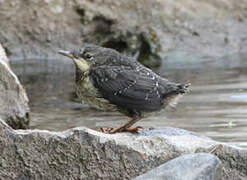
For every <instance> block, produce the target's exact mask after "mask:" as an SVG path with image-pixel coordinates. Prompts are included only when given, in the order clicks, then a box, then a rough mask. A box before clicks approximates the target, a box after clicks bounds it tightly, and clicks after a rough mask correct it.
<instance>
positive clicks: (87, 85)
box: [76, 76, 116, 111]
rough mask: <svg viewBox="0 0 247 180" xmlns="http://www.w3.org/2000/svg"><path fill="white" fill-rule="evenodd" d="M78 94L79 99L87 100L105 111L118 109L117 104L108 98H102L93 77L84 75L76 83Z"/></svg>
mask: <svg viewBox="0 0 247 180" xmlns="http://www.w3.org/2000/svg"><path fill="white" fill-rule="evenodd" d="M76 94H77V96H78V97H79V99H80V100H81V101H83V102H86V103H87V104H88V105H90V106H91V107H94V108H96V109H100V110H104V111H112V110H114V109H116V106H115V105H113V104H110V103H109V101H108V100H106V99H104V98H102V97H101V96H100V95H99V92H98V90H97V89H96V88H95V87H94V85H93V83H92V81H91V79H90V78H89V77H88V76H87V77H83V78H82V79H81V80H80V81H78V82H77V83H76Z"/></svg>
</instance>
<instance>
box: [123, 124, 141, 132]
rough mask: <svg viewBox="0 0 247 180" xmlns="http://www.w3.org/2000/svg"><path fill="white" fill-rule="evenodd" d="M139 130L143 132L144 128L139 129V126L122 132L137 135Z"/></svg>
mask: <svg viewBox="0 0 247 180" xmlns="http://www.w3.org/2000/svg"><path fill="white" fill-rule="evenodd" d="M140 129H142V130H143V129H144V128H143V127H141V126H137V127H134V128H126V129H124V130H123V132H130V133H138V131H139V130H140Z"/></svg>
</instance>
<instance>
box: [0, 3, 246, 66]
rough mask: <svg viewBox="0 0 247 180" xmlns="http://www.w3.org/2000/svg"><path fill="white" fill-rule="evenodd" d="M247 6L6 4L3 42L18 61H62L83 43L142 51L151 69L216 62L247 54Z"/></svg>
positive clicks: (1, 18) (1, 7)
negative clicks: (64, 52)
mask: <svg viewBox="0 0 247 180" xmlns="http://www.w3.org/2000/svg"><path fill="white" fill-rule="evenodd" d="M40 7H42V8H40ZM246 8H247V3H246V0H235V1H232V0H225V1H221V0H200V1H196V0H194V1H190V0H184V1H183V2H177V1H172V2H171V1H169V0H162V1H150V0H143V1H142V2H141V3H140V2H139V0H118V1H115V0H107V1H104V3H102V0H95V1H81V0H75V1H66V0H49V1H48V0H47V1H43V0H28V1H19V0H11V1H6V0H5V1H0V12H1V16H0V22H1V23H0V29H1V32H0V42H2V43H3V45H4V47H5V48H6V49H7V51H8V53H9V55H10V57H11V58H13V59H18V58H21V59H25V58H27V57H28V58H46V59H47V58H52V59H54V58H59V59H60V58H61V56H59V55H58V54H57V50H58V49H61V48H62V49H77V48H78V46H79V45H82V42H90V43H94V44H98V45H104V46H107V47H113V48H117V49H118V50H119V51H122V52H125V53H128V54H132V55H134V54H136V53H137V52H138V53H139V56H138V59H139V60H141V61H142V62H144V63H145V64H147V65H158V64H159V63H160V59H164V58H166V59H168V60H169V59H174V58H175V57H176V58H179V59H182V60H190V59H196V60H198V59H200V58H203V57H204V58H205V57H206V58H208V57H214V58H215V57H222V56H225V55H229V54H233V53H238V52H240V51H242V52H246V47H247V46H246V44H247V23H246V19H247V13H246ZM198 9H199V10H198ZM138 53H137V54H138Z"/></svg>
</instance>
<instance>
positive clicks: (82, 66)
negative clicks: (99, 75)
mask: <svg viewBox="0 0 247 180" xmlns="http://www.w3.org/2000/svg"><path fill="white" fill-rule="evenodd" d="M74 62H75V65H76V68H77V69H78V70H79V71H81V73H86V72H88V71H89V68H90V66H89V64H88V63H87V61H85V60H83V59H80V60H78V59H74Z"/></svg>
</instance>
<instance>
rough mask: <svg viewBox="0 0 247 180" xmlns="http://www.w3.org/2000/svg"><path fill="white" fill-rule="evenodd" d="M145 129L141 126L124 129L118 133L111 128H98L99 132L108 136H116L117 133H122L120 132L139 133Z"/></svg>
mask: <svg viewBox="0 0 247 180" xmlns="http://www.w3.org/2000/svg"><path fill="white" fill-rule="evenodd" d="M141 129H144V128H143V127H141V126H137V127H135V128H126V129H124V128H122V129H118V130H117V131H116V129H114V128H111V127H100V128H97V130H98V131H100V132H103V133H106V134H115V133H120V132H130V133H138V131H139V130H141Z"/></svg>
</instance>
